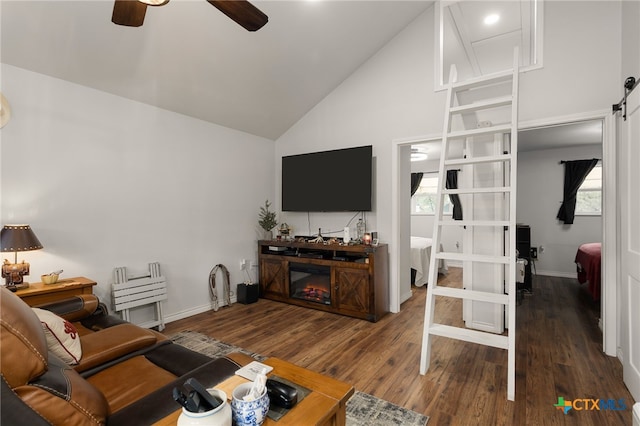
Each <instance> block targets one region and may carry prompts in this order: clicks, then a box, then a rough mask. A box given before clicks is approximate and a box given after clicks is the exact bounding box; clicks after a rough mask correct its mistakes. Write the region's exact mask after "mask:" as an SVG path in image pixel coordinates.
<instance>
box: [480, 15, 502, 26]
mask: <svg viewBox="0 0 640 426" xmlns="http://www.w3.org/2000/svg"><path fill="white" fill-rule="evenodd" d="M499 20H500V15H498V14H497V13H492V14H491V15H487V16H486V17H485V18H484V24H485V25H493V24H495V23H496V22H498V21H499Z"/></svg>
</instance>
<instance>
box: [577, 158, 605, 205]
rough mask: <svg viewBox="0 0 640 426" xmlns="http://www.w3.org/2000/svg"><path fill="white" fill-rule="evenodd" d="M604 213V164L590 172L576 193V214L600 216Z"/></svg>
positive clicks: (599, 164)
mask: <svg viewBox="0 0 640 426" xmlns="http://www.w3.org/2000/svg"><path fill="white" fill-rule="evenodd" d="M601 214H602V164H601V163H598V165H596V166H595V167H594V168H593V170H591V171H590V172H589V174H588V175H587V177H586V178H585V180H584V182H582V185H581V186H580V189H578V194H577V195H576V215H582V216H600V215H601Z"/></svg>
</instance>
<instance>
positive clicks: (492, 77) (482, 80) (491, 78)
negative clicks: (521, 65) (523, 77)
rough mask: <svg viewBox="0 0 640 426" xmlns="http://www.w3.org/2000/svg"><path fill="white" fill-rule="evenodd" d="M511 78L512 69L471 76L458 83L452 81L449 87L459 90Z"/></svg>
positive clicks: (501, 81)
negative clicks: (475, 76)
mask: <svg viewBox="0 0 640 426" xmlns="http://www.w3.org/2000/svg"><path fill="white" fill-rule="evenodd" d="M512 79H513V70H506V71H500V72H496V73H493V74H487V75H484V76H482V77H477V78H471V79H469V80H465V81H461V82H460V83H453V84H452V85H451V88H452V89H453V90H455V91H456V92H458V91H461V90H468V89H474V88H476V87H482V86H490V85H492V84H496V83H503V82H505V81H509V80H512Z"/></svg>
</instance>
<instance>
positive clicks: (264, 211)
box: [258, 200, 278, 240]
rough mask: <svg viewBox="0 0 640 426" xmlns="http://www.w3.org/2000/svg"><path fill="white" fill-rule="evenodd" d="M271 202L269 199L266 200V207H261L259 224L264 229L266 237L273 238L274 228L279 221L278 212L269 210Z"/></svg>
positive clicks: (266, 238)
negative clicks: (277, 219)
mask: <svg viewBox="0 0 640 426" xmlns="http://www.w3.org/2000/svg"><path fill="white" fill-rule="evenodd" d="M269 207H271V203H270V202H269V200H265V202H264V207H260V214H259V215H258V218H259V220H258V225H260V227H261V228H262V229H263V230H264V239H265V240H272V239H273V232H272V229H273V228H275V227H276V225H277V224H278V222H277V221H276V213H275V212H272V211H270V210H269Z"/></svg>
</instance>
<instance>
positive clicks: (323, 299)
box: [289, 263, 331, 305]
mask: <svg viewBox="0 0 640 426" xmlns="http://www.w3.org/2000/svg"><path fill="white" fill-rule="evenodd" d="M289 289H290V296H291V297H292V298H294V299H301V300H306V301H309V302H315V303H320V304H323V305H331V267H330V266H325V265H311V264H308V263H289Z"/></svg>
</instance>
